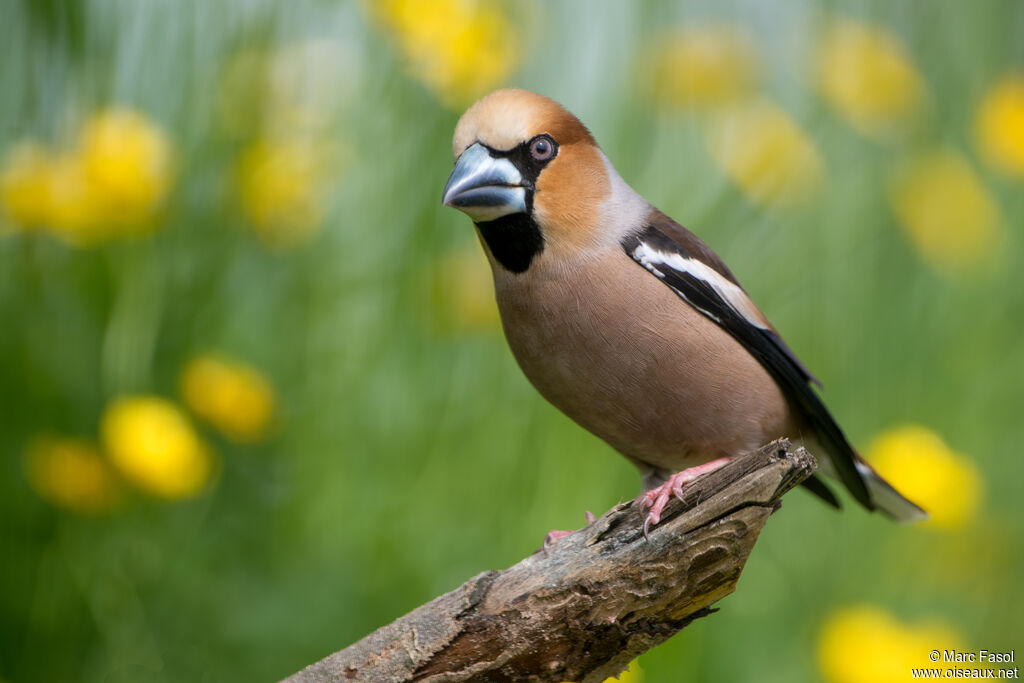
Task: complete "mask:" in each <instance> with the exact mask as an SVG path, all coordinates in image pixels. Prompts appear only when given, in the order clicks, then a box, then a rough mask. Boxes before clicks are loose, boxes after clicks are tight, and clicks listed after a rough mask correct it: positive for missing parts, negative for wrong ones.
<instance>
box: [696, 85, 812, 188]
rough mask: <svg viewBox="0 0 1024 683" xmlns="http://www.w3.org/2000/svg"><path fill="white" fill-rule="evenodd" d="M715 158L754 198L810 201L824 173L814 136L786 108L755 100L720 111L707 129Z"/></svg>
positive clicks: (709, 145)
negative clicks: (811, 137) (806, 131)
mask: <svg viewBox="0 0 1024 683" xmlns="http://www.w3.org/2000/svg"><path fill="white" fill-rule="evenodd" d="M707 144H708V149H709V152H710V154H711V158H712V159H713V160H714V162H715V163H716V164H717V165H718V166H719V167H720V168H721V169H722V171H724V172H725V174H726V175H727V176H729V177H730V178H731V179H732V180H733V181H734V182H735V183H736V184H737V185H739V187H740V188H741V189H742V190H743V191H744V192H745V193H746V194H747V195H748V196H749V197H750V198H751V199H752V200H753V201H755V202H757V203H760V204H765V205H769V206H775V207H789V206H794V205H797V204H800V203H802V202H804V201H806V200H807V199H808V198H809V197H810V196H812V195H813V194H814V192H815V191H816V190H817V189H818V187H819V184H820V182H821V178H822V175H823V173H824V169H823V165H822V161H821V157H820V156H819V154H818V150H817V147H816V146H815V144H814V142H813V141H812V140H811V139H810V138H809V137H808V136H807V134H806V133H804V131H803V130H801V129H800V127H799V126H798V125H797V124H796V122H795V121H793V120H792V119H791V118H790V117H789V116H788V115H787V114H786V112H784V111H783V110H782V109H780V108H779V107H778V106H776V105H775V104H773V103H771V102H768V101H756V102H752V103H750V104H748V105H744V106H742V107H738V108H734V109H730V110H729V111H727V112H725V113H724V114H722V115H721V116H720V117H717V118H716V119H715V121H714V123H713V124H712V126H711V128H710V129H709V132H708V137H707Z"/></svg>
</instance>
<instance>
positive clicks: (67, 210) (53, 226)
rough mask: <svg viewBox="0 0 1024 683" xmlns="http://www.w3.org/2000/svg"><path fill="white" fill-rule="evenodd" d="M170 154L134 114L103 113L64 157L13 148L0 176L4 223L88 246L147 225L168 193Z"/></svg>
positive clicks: (30, 148)
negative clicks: (38, 229)
mask: <svg viewBox="0 0 1024 683" xmlns="http://www.w3.org/2000/svg"><path fill="white" fill-rule="evenodd" d="M170 175H171V171H170V147H169V144H168V142H167V140H166V137H165V136H164V134H163V132H162V131H161V130H160V129H159V128H157V127H156V126H155V125H154V124H152V123H151V122H149V121H148V120H147V119H146V118H145V117H144V116H143V115H142V114H140V113H138V112H135V111H131V110H119V109H113V110H107V111H103V112H100V113H99V114H97V115H95V116H94V117H93V118H91V119H89V120H88V121H87V122H86V123H85V125H84V126H83V127H82V130H81V134H80V136H79V140H78V142H77V144H76V146H75V147H74V149H72V150H70V151H61V152H59V153H54V152H52V151H49V150H46V149H44V148H42V147H40V146H39V145H36V144H33V143H24V144H22V145H19V146H17V147H15V148H14V149H13V150H12V151H11V153H10V154H9V155H8V157H7V160H6V162H5V164H4V172H3V174H2V176H0V202H2V203H3V206H4V209H5V211H6V213H7V214H8V215H9V216H10V217H11V219H12V220H14V221H15V222H17V223H19V224H21V225H22V226H25V227H42V228H45V229H48V230H51V231H53V233H54V234H56V235H58V236H59V237H61V238H62V239H64V240H66V241H68V242H70V243H72V244H75V245H90V244H95V243H97V242H100V241H103V240H105V239H109V238H112V237H117V236H121V235H126V234H138V233H142V232H146V231H148V230H151V229H152V228H153V227H154V226H155V222H154V220H153V219H154V217H155V214H156V211H157V209H158V208H159V205H160V203H161V202H162V201H163V199H164V197H165V196H166V194H167V191H168V189H169V187H170Z"/></svg>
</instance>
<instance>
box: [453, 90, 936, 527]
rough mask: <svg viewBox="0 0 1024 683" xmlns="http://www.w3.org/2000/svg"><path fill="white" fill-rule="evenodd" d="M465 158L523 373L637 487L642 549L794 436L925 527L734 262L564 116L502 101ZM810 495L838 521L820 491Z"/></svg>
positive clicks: (466, 117)
mask: <svg viewBox="0 0 1024 683" xmlns="http://www.w3.org/2000/svg"><path fill="white" fill-rule="evenodd" d="M452 151H453V153H454V155H455V170H453V171H452V174H451V177H450V178H449V179H448V184H447V186H446V187H445V189H444V200H443V201H444V203H445V205H447V206H451V207H454V208H456V209H459V210H460V211H462V212H464V213H465V214H467V215H468V216H469V217H470V218H471V219H472V220H473V223H474V224H475V225H476V231H477V234H478V236H479V238H480V242H481V244H482V245H483V249H484V251H485V252H486V253H487V258H488V260H489V261H490V263H491V269H492V271H493V274H494V288H495V293H496V296H497V299H498V309H499V311H500V312H501V321H502V326H503V327H504V330H505V336H506V338H507V339H508V344H509V346H510V347H511V349H512V353H513V354H514V355H515V358H516V361H518V363H519V367H521V368H522V370H523V372H524V373H525V374H526V376H527V378H529V380H530V382H531V383H532V384H533V386H534V387H536V388H537V390H538V391H539V392H540V393H541V395H543V396H544V398H546V399H547V400H548V401H550V402H551V403H553V404H554V405H555V406H556V407H557V408H558V409H559V410H561V411H562V412H564V413H565V414H566V415H568V416H569V417H570V418H572V419H573V420H574V421H575V422H577V423H578V424H579V425H580V426H582V427H583V428H585V429H587V430H589V431H590V432H592V433H594V434H595V435H597V436H598V437H600V438H601V439H604V440H605V441H606V442H608V444H610V445H611V446H612V447H613V448H614V449H615V450H617V451H618V452H619V453H621V454H622V455H623V456H625V457H626V459H627V460H629V461H630V462H631V463H633V464H634V465H636V467H637V468H638V469H639V470H640V473H641V475H642V476H643V486H644V491H645V493H643V494H641V496H640V498H638V501H639V502H640V505H641V509H642V510H643V509H646V508H648V507H649V508H650V511H649V513H648V515H647V519H646V521H645V523H644V531H645V533H646V532H647V530H648V528H649V527H650V526H651V525H654V524H657V523H658V521H659V519H660V517H661V513H662V510H663V508H664V506H665V504H666V503H667V502H668V500H669V497H670V496H672V495H675V496H677V497H680V498H682V486H683V485H684V484H686V483H687V482H689V481H692V480H693V479H694V478H695V477H696V476H699V475H700V474H702V473H704V472H709V471H711V470H713V469H715V468H716V467H720V466H721V465H723V464H724V463H725V462H726V461H727V459H728V458H730V457H732V456H735V455H737V454H741V453H744V452H749V451H751V450H753V449H756V448H757V447H759V446H760V445H762V444H764V443H766V442H768V441H771V440H773V439H775V438H778V437H780V436H788V437H790V438H792V439H794V440H795V441H798V442H800V443H803V444H804V445H805V446H806V447H807V448H808V450H809V451H811V452H812V453H814V454H815V455H817V456H818V457H819V462H820V465H821V470H822V472H824V473H826V474H829V475H832V476H834V477H837V478H838V479H839V481H841V482H842V483H843V484H844V485H845V486H846V488H847V489H849V490H850V493H851V494H853V496H854V498H856V499H857V501H858V502H860V504H861V505H863V506H864V507H865V508H867V509H869V510H875V509H879V510H882V511H883V512H885V513H887V514H888V515H890V516H891V517H893V518H895V519H897V520H901V521H911V520H917V519H923V518H925V517H926V514H925V512H924V511H923V510H922V509H921V508H919V507H918V506H917V505H915V504H914V503H912V502H910V501H909V500H907V499H906V498H904V497H903V496H902V495H901V494H900V493H899V492H898V491H896V489H894V488H893V487H892V486H891V485H890V484H889V483H888V482H886V481H885V480H884V479H882V477H881V476H879V475H878V473H877V472H875V471H874V470H873V469H872V468H871V467H870V466H869V465H868V464H867V462H865V461H864V460H863V458H861V457H860V456H859V455H858V454H857V452H856V451H854V449H853V447H852V446H851V445H850V442H849V441H848V440H847V439H846V436H845V435H844V434H843V432H842V430H841V429H840V428H839V425H837V424H836V421H835V420H834V419H833V418H832V415H831V414H829V411H828V409H827V408H826V407H825V405H824V404H823V403H822V401H821V399H820V398H819V397H818V394H817V393H816V391H815V390H814V389H813V388H812V387H811V383H812V382H813V383H818V381H817V379H816V378H815V377H814V375H812V374H811V372H810V371H809V370H808V369H807V368H806V367H805V366H804V364H803V363H801V362H800V360H799V359H798V358H797V357H796V354H794V353H793V351H792V349H790V348H789V346H787V345H786V342H784V341H783V340H782V337H781V336H779V333H778V332H777V331H776V330H775V328H774V327H772V325H771V323H769V322H768V320H767V319H766V318H765V316H764V314H762V313H761V311H760V310H758V308H757V306H755V305H754V302H753V301H751V299H750V297H748V296H747V293H746V292H745V291H744V290H743V288H742V287H741V286H740V284H739V281H737V279H736V276H735V275H733V273H732V271H731V270H729V267H728V266H726V265H725V263H723V262H722V259H720V258H719V257H718V255H717V254H715V252H713V251H712V250H711V249H710V248H709V247H708V246H707V245H706V244H704V243H703V242H702V241H701V240H700V239H699V238H698V237H697V236H696V235H694V234H693V233H692V232H690V231H689V230H687V229H686V228H684V227H683V226H681V225H679V224H678V223H676V222H675V221H673V220H672V219H671V218H669V217H668V216H666V215H665V214H663V213H662V212H661V211H659V210H658V209H656V208H654V207H653V206H651V204H650V203H648V202H647V200H645V199H644V198H643V197H641V196H640V195H639V194H637V193H636V192H635V191H634V190H633V188H631V187H630V186H629V185H627V184H626V182H625V181H624V180H623V179H622V178H621V177H620V176H619V174H618V173H617V172H616V171H615V168H614V167H612V164H611V162H610V161H609V160H608V157H606V156H605V155H604V153H603V152H602V151H601V148H600V147H598V146H597V143H596V142H595V141H594V138H593V137H592V136H591V134H590V131H588V130H587V128H586V127H584V125H583V124H582V123H580V121H579V120H578V119H577V118H576V117H575V116H573V115H572V114H570V113H569V112H568V111H566V110H565V109H564V108H563V107H562V106H561V105H559V104H558V103H556V102H554V101H552V100H550V99H548V98H546V97H543V96H541V95H537V94H535V93H532V92H528V91H526V90H513V89H509V90H498V91H496V92H493V93H491V94H490V95H487V96H486V97H484V98H483V99H481V100H480V101H478V102H477V103H476V104H474V105H473V106H472V107H470V108H469V110H468V111H466V113H465V114H463V116H462V118H461V119H460V120H459V122H458V125H457V126H456V127H455V136H454V139H453V141H452ZM819 386H820V384H819ZM822 456H825V457H822ZM680 470H681V471H680ZM673 472H675V474H673ZM805 483H806V485H807V486H808V488H810V490H811V491H812V492H814V493H815V494H817V495H818V496H820V497H821V498H823V499H824V500H826V501H827V502H829V503H831V504H833V505H836V506H837V507H838V501H837V499H836V497H835V496H834V495H833V494H832V492H831V491H830V490H829V489H828V488H827V487H826V486H825V484H824V483H822V481H821V480H820V479H817V478H812V479H809V480H808V481H807V482H805Z"/></svg>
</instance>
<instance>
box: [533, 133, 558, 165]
mask: <svg viewBox="0 0 1024 683" xmlns="http://www.w3.org/2000/svg"><path fill="white" fill-rule="evenodd" d="M530 156H532V157H533V158H534V159H536V160H537V161H547V160H548V159H550V158H551V157H553V156H555V141H554V140H552V139H551V138H549V137H548V136H547V135H538V136H537V137H535V138H534V139H533V142H531V143H530Z"/></svg>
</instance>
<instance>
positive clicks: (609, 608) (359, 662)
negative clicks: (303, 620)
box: [287, 440, 816, 683]
mask: <svg viewBox="0 0 1024 683" xmlns="http://www.w3.org/2000/svg"><path fill="white" fill-rule="evenodd" d="M815 466H816V463H815V461H814V458H813V457H812V456H811V455H810V454H809V453H807V451H805V450H803V449H802V448H798V449H796V450H795V451H794V450H793V449H792V447H791V446H790V444H789V442H788V441H785V440H779V441H775V442H772V443H770V444H768V445H766V446H764V447H763V448H761V449H760V450H759V451H757V452H755V453H751V454H748V455H743V456H742V457H739V458H736V459H734V460H733V461H731V462H730V463H728V464H727V465H726V466H724V467H722V468H721V469H719V470H716V471H715V472H712V473H710V474H707V475H705V476H703V477H700V478H699V479H697V481H695V482H694V483H693V484H691V485H690V486H688V487H687V488H686V490H685V494H686V495H685V497H686V499H687V502H686V503H685V504H684V503H680V502H679V501H673V502H672V503H670V504H669V505H668V507H667V508H666V510H665V513H664V514H663V516H662V521H661V523H660V524H658V525H657V526H656V527H654V528H653V529H652V530H651V533H650V540H649V541H646V540H644V537H643V533H642V526H643V516H642V515H641V514H640V512H639V511H638V509H637V508H636V507H634V506H633V505H632V503H620V504H619V505H616V506H615V507H613V508H612V509H611V510H609V511H608V512H606V513H605V514H604V515H603V516H602V517H601V518H600V519H598V520H596V521H595V522H593V523H591V524H590V525H588V526H587V527H585V528H583V529H581V530H579V531H578V532H576V533H574V534H572V535H571V536H567V537H565V538H562V539H560V540H559V541H557V542H555V543H554V544H553V545H552V547H550V548H549V549H548V550H546V551H542V552H539V553H536V554H534V555H531V556H530V557H527V558H526V559H525V560H523V561H522V562H520V563H519V564H517V565H515V566H514V567H510V568H508V569H506V570H504V571H500V572H498V571H490V572H484V573H482V574H479V575H477V576H475V577H473V578H472V579H470V580H469V581H467V582H466V583H464V584H462V585H461V586H459V587H458V588H456V589H455V590H454V591H452V592H451V593H447V594H446V595H442V596H440V597H438V598H436V599H434V600H433V601H431V602H429V603H427V604H425V605H423V606H421V607H419V608H417V609H415V610H413V611H412V612H410V613H409V614H407V615H405V616H404V617H401V618H399V619H397V620H396V621H394V622H393V623H391V624H389V625H387V626H384V627H383V628H380V629H378V630H377V631H375V632H373V633H371V634H370V635H368V636H366V637H365V638H363V639H362V640H360V641H359V642H358V643H355V644H354V645H351V646H349V647H347V648H345V649H344V650H341V651H340V652H336V653H334V654H333V655H330V656H329V657H327V658H325V659H323V660H321V661H320V662H317V663H316V664H312V665H311V666H308V667H306V668H305V669H303V670H302V671H300V672H298V673H296V674H295V675H293V676H291V677H290V678H288V679H287V681H288V682H290V683H321V682H323V681H393V682H399V681H436V682H440V681H469V680H485V681H519V680H535V681H583V682H584V683H590V682H592V681H601V680H603V679H605V678H607V677H608V676H613V675H615V674H618V673H619V672H621V671H622V670H623V669H625V668H626V665H627V664H628V663H629V662H630V661H631V660H632V659H633V658H635V657H636V656H637V655H639V654H641V653H642V652H645V651H646V650H648V649H650V648H651V647H654V646H655V645H657V644H659V643H662V642H664V641H665V640H667V639H668V638H670V637H671V636H672V635H674V634H675V633H676V632H678V631H679V630H680V629H682V628H683V627H684V626H686V625H687V624H689V623H690V622H691V621H693V620H694V619H697V618H699V617H703V616H706V615H708V614H711V613H712V612H713V611H715V610H712V609H710V605H711V604H713V603H714V602H716V601H717V600H719V599H721V598H722V597H724V596H726V595H728V594H729V593H731V592H732V591H733V590H734V589H735V587H736V581H737V579H739V576H740V572H741V571H742V570H743V565H744V564H745V563H746V560H747V556H748V555H749V554H750V551H751V549H752V548H753V547H754V542H755V541H756V540H757V536H758V534H759V533H760V531H761V528H762V527H763V526H764V524H765V522H766V521H767V519H768V516H769V515H770V514H771V513H772V512H774V511H775V510H776V509H778V507H779V506H780V505H781V501H780V500H779V499H780V497H781V496H782V494H784V493H785V492H786V491H788V490H790V489H791V488H793V487H794V486H796V485H797V484H799V483H800V482H801V481H803V480H804V479H806V478H807V477H809V476H810V475H811V473H812V472H813V471H814V468H815Z"/></svg>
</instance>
